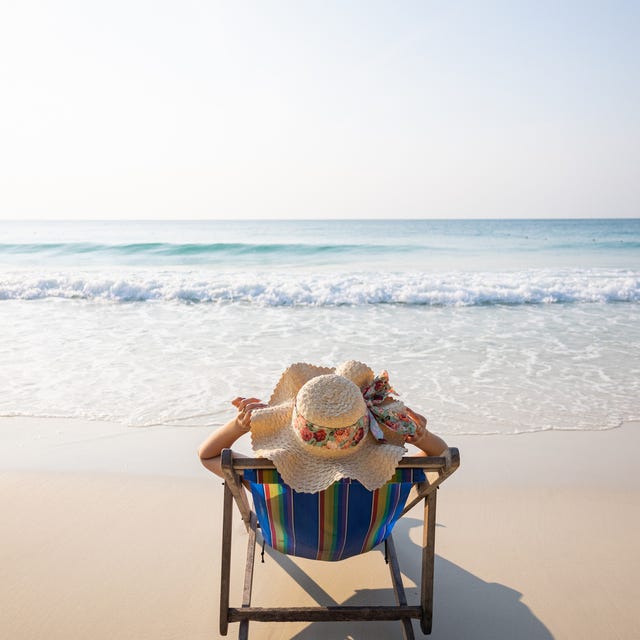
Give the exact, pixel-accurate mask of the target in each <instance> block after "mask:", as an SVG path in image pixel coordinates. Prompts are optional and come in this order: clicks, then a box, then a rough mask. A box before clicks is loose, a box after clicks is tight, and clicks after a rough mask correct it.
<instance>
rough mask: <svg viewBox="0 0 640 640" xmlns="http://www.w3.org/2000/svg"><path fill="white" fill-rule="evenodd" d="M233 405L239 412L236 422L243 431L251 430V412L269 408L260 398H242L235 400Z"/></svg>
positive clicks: (232, 402)
mask: <svg viewBox="0 0 640 640" xmlns="http://www.w3.org/2000/svg"><path fill="white" fill-rule="evenodd" d="M231 404H232V405H233V406H234V407H235V408H236V409H237V410H238V415H237V416H236V422H237V423H238V426H239V427H240V428H241V429H242V431H249V429H251V412H252V411H253V410H254V409H262V408H264V407H266V406H267V405H266V404H264V402H261V401H260V400H259V399H258V398H243V397H241V396H239V397H237V398H234V399H233V400H232V401H231Z"/></svg>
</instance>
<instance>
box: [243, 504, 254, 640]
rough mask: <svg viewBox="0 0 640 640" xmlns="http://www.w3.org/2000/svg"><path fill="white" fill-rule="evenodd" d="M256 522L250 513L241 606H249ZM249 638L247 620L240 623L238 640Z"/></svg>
mask: <svg viewBox="0 0 640 640" xmlns="http://www.w3.org/2000/svg"><path fill="white" fill-rule="evenodd" d="M257 527H258V522H257V520H256V515H255V514H254V513H251V522H250V526H249V539H248V540H247V562H246V564H245V568H244V586H243V589H242V606H243V607H245V608H246V607H250V606H251V591H252V588H253V568H254V565H255V558H256V529H257ZM248 638H249V620H243V621H242V622H241V623H240V631H239V633H238V640H247V639H248Z"/></svg>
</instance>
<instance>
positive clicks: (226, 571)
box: [220, 484, 233, 636]
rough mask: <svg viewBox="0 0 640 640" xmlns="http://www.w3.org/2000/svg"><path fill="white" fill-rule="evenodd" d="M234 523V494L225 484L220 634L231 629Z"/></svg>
mask: <svg viewBox="0 0 640 640" xmlns="http://www.w3.org/2000/svg"><path fill="white" fill-rule="evenodd" d="M232 523H233V496H232V495H231V491H229V488H228V486H227V485H226V484H225V486H224V504H223V509H222V561H221V567H220V634H221V635H223V636H226V635H227V631H228V630H229V588H230V584H231V525H232Z"/></svg>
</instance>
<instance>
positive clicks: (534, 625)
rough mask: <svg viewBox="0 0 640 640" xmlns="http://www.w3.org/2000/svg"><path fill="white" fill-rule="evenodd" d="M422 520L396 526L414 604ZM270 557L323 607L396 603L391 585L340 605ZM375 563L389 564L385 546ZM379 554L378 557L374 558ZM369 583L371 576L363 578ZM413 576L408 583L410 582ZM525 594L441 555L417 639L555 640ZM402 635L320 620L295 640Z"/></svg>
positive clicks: (393, 627) (385, 625)
mask: <svg viewBox="0 0 640 640" xmlns="http://www.w3.org/2000/svg"><path fill="white" fill-rule="evenodd" d="M419 525H422V522H421V521H419V520H417V519H413V518H408V517H405V518H403V519H401V520H400V521H399V522H398V523H397V524H396V526H395V528H394V540H395V544H396V551H397V553H398V561H399V564H400V570H401V571H402V573H403V579H404V582H405V590H406V592H407V598H408V600H409V602H410V603H417V602H418V599H419V587H413V586H408V585H410V582H409V581H411V582H413V583H414V584H416V585H419V584H420V570H421V566H420V554H421V551H422V549H421V547H420V546H419V545H417V544H415V543H414V542H413V541H412V540H411V538H410V536H409V531H410V529H411V528H413V527H415V526H419ZM265 553H266V554H267V555H268V556H270V557H271V558H272V559H273V561H274V562H276V563H278V565H280V567H282V569H284V570H285V571H286V572H287V573H288V574H289V575H290V576H291V578H292V579H293V580H295V582H297V583H298V585H299V586H300V587H301V588H303V589H304V590H305V591H306V592H307V593H308V594H309V595H310V596H311V597H312V598H313V599H314V600H315V601H316V602H317V603H318V604H320V605H325V606H328V605H351V606H358V605H359V606H362V605H371V604H372V603H379V604H381V603H387V604H395V599H394V594H393V589H392V588H391V581H390V580H389V587H388V588H380V589H360V590H357V591H356V593H355V594H354V595H353V596H352V597H351V598H349V599H347V600H346V601H344V602H336V601H335V600H334V599H333V598H332V596H331V595H330V594H329V593H328V592H327V591H325V589H324V588H323V587H322V586H321V585H320V584H318V583H317V582H316V581H315V580H314V579H313V578H312V577H311V576H310V575H309V574H307V573H305V572H304V571H303V570H302V569H301V568H300V567H298V565H297V564H296V563H295V562H294V561H293V560H292V559H291V558H289V557H288V556H286V555H282V554H280V553H278V552H276V551H273V550H272V549H270V548H268V547H267V549H266V550H265ZM369 553H370V554H372V556H374V557H372V562H384V559H383V557H382V556H383V553H384V551H383V546H382V545H380V546H379V547H378V548H376V549H375V550H373V551H370V552H369ZM375 555H377V556H378V557H375ZM358 578H361V579H362V581H363V582H364V583H366V576H358ZM407 578H408V580H407ZM521 596H522V594H521V593H519V592H518V591H516V590H515V589H511V588H510V587H508V586H506V585H503V584H499V583H491V582H486V581H484V580H482V579H481V578H478V577H477V576H474V575H473V574H472V573H470V572H469V571H466V570H465V569H463V568H462V567H460V566H458V565H456V564H455V563H453V562H451V561H449V560H446V559H445V558H442V557H441V556H438V555H436V560H435V579H434V606H433V630H432V633H431V635H430V636H423V634H422V632H421V630H420V625H419V623H418V622H417V621H413V629H414V632H415V634H416V637H429V638H433V639H434V640H437V639H438V638H447V640H458V639H460V640H464V639H466V638H474V640H502V639H504V640H513V639H514V638H517V639H518V640H553V635H552V634H551V632H550V631H549V629H547V627H546V626H545V625H544V624H543V623H542V622H541V621H540V620H539V619H538V618H537V617H536V616H535V615H534V614H533V612H532V611H531V610H530V609H529V608H528V607H527V606H526V605H525V604H524V603H523V602H521V600H520V598H521ZM400 637H402V632H401V626H400V623H399V622H396V621H393V622H375V623H374V622H317V623H309V625H308V626H306V627H305V628H304V629H303V630H302V631H300V632H298V633H297V634H295V635H293V636H291V638H292V639H294V640H315V639H323V640H324V639H326V638H345V639H348V640H359V639H366V640H372V639H377V638H400Z"/></svg>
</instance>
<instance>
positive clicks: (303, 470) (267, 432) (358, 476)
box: [251, 360, 415, 493]
mask: <svg viewBox="0 0 640 640" xmlns="http://www.w3.org/2000/svg"><path fill="white" fill-rule="evenodd" d="M393 394H395V392H394V391H393V389H392V388H391V386H390V385H389V378H388V375H387V373H386V371H385V372H383V373H382V374H380V375H379V376H374V374H373V371H372V370H371V369H370V368H369V367H368V366H367V365H366V364H363V363H362V362H356V361H355V360H349V361H347V362H344V363H343V364H341V365H340V366H339V367H336V368H335V369H330V368H327V367H317V366H314V365H311V364H307V363H297V364H292V365H291V366H290V367H288V368H287V369H286V370H285V372H284V373H283V374H282V376H281V378H280V380H279V382H278V384H277V385H276V388H275V390H274V391H273V394H272V395H271V398H270V399H269V402H268V406H267V407H265V408H262V409H256V410H255V411H254V412H253V413H252V415H251V442H252V446H253V450H254V452H255V453H256V455H258V456H261V457H264V458H269V459H270V460H272V461H273V463H274V464H275V466H276V468H277V469H278V471H279V472H280V475H281V476H282V479H283V480H284V481H285V482H286V483H287V484H288V485H289V486H291V487H292V488H293V489H295V490H296V491H300V492H307V493H314V492H316V491H322V490H323V489H326V488H327V487H328V486H329V485H331V484H333V483H334V482H335V481H337V480H339V479H340V478H353V479H355V480H358V481H359V482H361V483H362V484H363V485H364V486H365V487H366V488H367V489H369V490H373V489H377V488H378V487H380V486H382V485H383V484H384V483H385V482H387V480H389V479H390V478H391V476H392V475H393V473H394V470H395V468H396V465H397V463H398V461H399V460H400V458H402V456H403V454H404V453H405V451H406V450H405V448H404V440H405V436H407V435H413V434H414V433H415V424H414V423H413V421H412V420H411V419H410V418H409V416H408V415H407V413H406V409H405V406H404V405H403V404H402V403H401V402H399V401H397V400H394V399H393V398H392V397H391V396H392V395H393Z"/></svg>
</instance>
